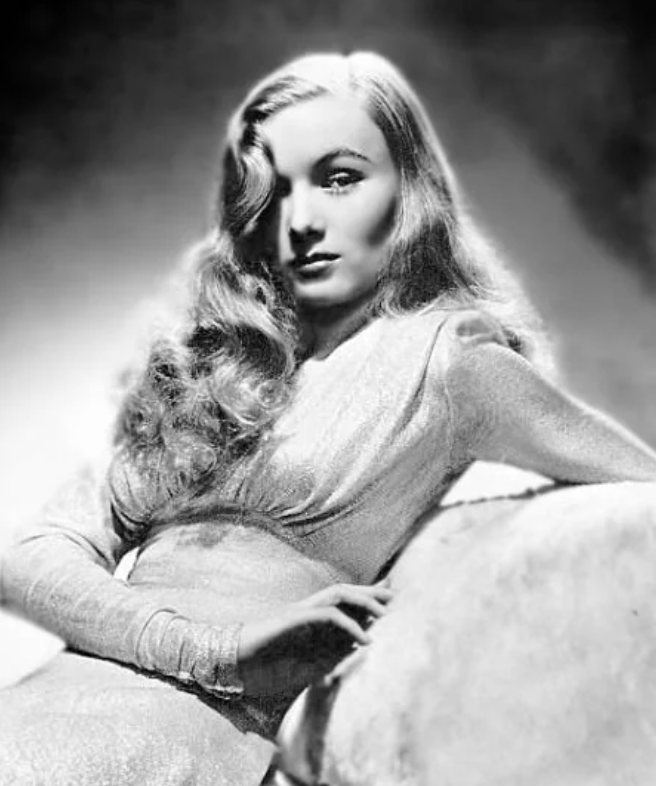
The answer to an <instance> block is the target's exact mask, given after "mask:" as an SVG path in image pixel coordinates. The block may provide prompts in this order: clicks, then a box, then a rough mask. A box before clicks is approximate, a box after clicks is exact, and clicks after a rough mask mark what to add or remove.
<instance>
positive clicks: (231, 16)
mask: <svg viewBox="0 0 656 786" xmlns="http://www.w3.org/2000/svg"><path fill="white" fill-rule="evenodd" d="M641 9H642V6H638V5H637V4H635V3H634V4H631V3H627V2H620V0H613V2H604V3H602V2H593V1H592V0H578V2H573V0H567V2H565V1H564V0H530V2H529V0H439V1H438V0H433V1H432V2H431V0H397V1H396V2H395V1H394V0H314V2H308V0H278V1H277V2H272V1H271V0H224V1H223V2H220V1H219V0H168V2H167V1H166V0H162V2H158V3H156V2H150V1H149V0H114V1H113V2H106V1H105V0H86V2H84V3H82V2H81V1H80V2H69V3H66V4H64V3H55V0H8V7H7V8H6V9H5V13H4V17H5V24H4V25H3V26H2V32H1V33H0V37H1V39H2V41H1V46H0V59H1V60H2V80H3V85H2V90H0V106H1V116H0V131H1V134H0V164H1V165H0V261H1V272H0V320H1V323H0V324H1V332H0V357H1V361H2V370H3V375H2V386H1V387H0V402H1V406H0V434H1V435H2V436H1V439H0V499H1V507H0V511H1V512H0V550H2V547H3V545H4V544H5V543H6V541H7V539H8V537H9V535H10V533H11V532H12V531H13V530H14V528H15V527H16V526H18V525H19V524H20V523H21V522H22V521H24V520H25V519H26V518H27V517H28V516H30V515H31V514H32V513H33V512H34V511H36V510H37V509H38V508H39V506H40V505H41V504H42V503H43V501H44V499H45V498H47V497H48V496H49V494H50V493H51V492H52V490H53V488H54V487H55V486H56V485H57V484H58V483H59V482H60V481H61V479H62V478H64V477H65V476H66V474H67V473H68V472H70V470H71V468H72V467H73V466H74V465H75V464H76V463H77V462H78V461H79V460H80V457H81V456H83V455H85V454H89V453H92V452H94V451H95V450H96V448H97V446H98V445H99V443H100V442H101V441H102V440H103V438H104V434H105V433H106V431H107V426H108V423H109V421H110V419H111V411H112V398H111V388H112V380H113V379H114V378H115V376H116V373H117V371H118V370H119V369H120V368H121V366H122V364H123V363H124V361H125V359H126V358H128V357H129V356H130V355H131V353H132V352H133V349H134V347H135V345H136V343H137V336H138V334H139V332H140V328H139V329H138V328H137V326H138V325H141V324H143V322H144V317H143V314H144V306H143V303H144V301H146V302H147V301H148V300H149V299H150V298H152V296H153V294H155V293H157V292H158V291H159V290H160V288H161V287H162V286H163V284H164V283H165V281H166V280H167V277H168V275H169V272H170V270H171V269H172V268H173V266H174V263H175V261H176V260H177V259H178V258H179V256H180V254H181V252H182V251H183V250H184V249H185V247H186V246H187V245H188V244H189V243H190V242H191V241H192V240H193V239H194V238H196V237H197V236H198V235H199V234H200V233H201V232H202V230H203V228H204V226H205V223H206V216H207V208H208V205H209V201H210V196H211V192H212V186H213V179H214V170H215V163H216V161H217V159H218V150H219V144H220V138H221V134H222V126H223V123H224V121H225V119H226V117H227V114H228V112H229V111H230V110H231V108H232V107H233V106H234V105H235V103H236V102H237V101H238V100H239V99H240V98H241V96H242V94H243V91H244V90H245V89H246V88H247V87H248V86H249V85H250V84H251V83H252V81H253V80H254V79H256V78H257V77H259V76H261V75H262V74H263V73H265V72H267V71H269V70H270V69H271V68H272V67H274V66H275V65H277V64H279V63H280V62H281V61H284V60H286V59H288V58H290V57H291V56H294V55H298V54H301V53H304V52H306V51H308V50H315V49H339V50H349V49H354V48H359V49H360V48H370V49H375V50H378V51H380V52H382V53H383V54H386V55H388V56H389V57H391V58H392V59H393V60H394V61H395V62H396V63H397V64H398V65H399V66H400V67H401V68H402V70H404V71H405V72H406V74H407V75H408V76H409V78H410V79H411V81H412V82H413V83H414V84H415V85H416V87H417V88H418V90H419V92H420V93H421V95H422V96H423V97H424V98H425V100H426V102H427V105H428V107H429V109H430V112H431V114H432V116H433V118H434V120H435V122H436V124H437V126H438V129H439V131H440V133H441V134H442V136H443V138H444V141H445V144H446V147H447V149H448V151H450V153H451V155H452V158H453V161H454V163H455V165H456V168H457V171H458V172H459V174H460V177H461V180H462V184H463V187H464V189H465V192H466V194H467V195H468V197H469V201H470V203H471V205H472V208H473V210H474V211H475V213H476V214H477V215H478V216H479V218H480V220H481V221H482V222H483V223H484V225H485V226H486V227H487V228H488V230H489V232H490V233H491V235H492V236H493V237H494V238H495V239H496V240H497V242H498V243H499V245H500V246H501V248H502V249H504V251H505V253H506V254H507V255H508V256H509V257H510V258H511V260H512V261H513V264H514V265H515V267H516V269H517V270H518V271H519V272H520V274H521V276H522V278H523V280H524V282H525V284H526V286H527V287H528V289H529V291H530V292H531V294H532V295H533V297H534V298H535V300H536V301H537V303H538V305H539V307H540V308H541V310H542V312H543V314H544V316H545V317H546V319H547V320H548V322H549V323H550V324H551V325H552V328H553V331H554V335H555V337H556V339H557V342H558V346H559V350H560V356H561V361H562V365H563V369H564V372H565V377H566V379H567V380H568V383H569V385H570V387H571V388H572V389H573V390H574V391H576V392H577V393H579V394H580V395H582V396H584V397H585V398H587V399H588V400H590V401H591V402H593V403H595V404H597V405H599V406H601V407H604V408H606V409H608V410H610V411H611V412H613V413H615V414H616V415H617V416H619V417H620V418H621V419H622V420H624V421H625V422H626V423H627V424H629V425H631V426H632V427H633V428H634V429H636V430H637V431H638V432H639V433H641V434H642V435H643V436H644V437H645V438H646V439H648V440H649V441H651V442H652V444H656V364H655V363H654V359H655V358H656V287H655V286H654V282H655V281H656V259H655V249H656V236H655V233H654V229H653V222H652V220H651V219H652V216H653V211H654V207H655V205H656V177H655V176H654V172H653V165H654V148H655V146H656V144H655V142H654V138H655V133H654V132H655V131H656V111H655V107H656V100H655V99H654V94H653V87H654V73H655V72H656V69H654V67H653V66H654V62H653V54H652V52H653V51H654V49H656V47H654V46H652V44H653V43H654V42H653V36H652V32H651V28H650V27H649V25H648V20H647V19H646V17H645V18H643V16H642V13H643V12H642V10H641ZM10 19H11V20H12V21H11V22H9V20H10ZM146 311H148V309H147V308H146Z"/></svg>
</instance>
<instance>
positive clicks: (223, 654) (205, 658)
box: [137, 609, 244, 700]
mask: <svg viewBox="0 0 656 786" xmlns="http://www.w3.org/2000/svg"><path fill="white" fill-rule="evenodd" d="M242 627H243V625H242V624H241V623H231V624H228V625H223V626H214V625H207V624H205V623H198V622H193V621H192V620H189V619H187V618H186V617H183V616H182V615H180V614H177V613H176V612H175V611H173V609H160V610H159V611H158V612H157V613H156V614H154V615H153V616H152V617H151V619H150V620H149V622H148V624H147V625H146V627H145V629H144V630H143V632H142V635H141V638H140V642H139V648H138V658H137V660H138V663H139V665H140V666H141V667H142V668H144V669H149V670H152V671H158V672H160V673H161V674H166V675H168V676H170V677H175V678H176V679H178V680H180V681H181V682H185V683H195V684H196V685H198V686H200V687H201V688H203V690H205V691H207V692H208V693H211V694H213V695H214V696H217V697H219V698H222V699H226V700H232V699H237V698H239V697H240V696H241V695H242V694H243V692H244V684H243V682H242V680H241V677H240V675H239V668H238V654H239V639H240V636H241V630H242Z"/></svg>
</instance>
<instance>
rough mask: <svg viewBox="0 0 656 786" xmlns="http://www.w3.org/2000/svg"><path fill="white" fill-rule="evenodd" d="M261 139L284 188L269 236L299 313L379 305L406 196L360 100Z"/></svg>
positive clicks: (286, 121) (337, 101) (320, 106)
mask: <svg viewBox="0 0 656 786" xmlns="http://www.w3.org/2000/svg"><path fill="white" fill-rule="evenodd" d="M261 132H262V135H263V137H264V140H265V142H266V143H267V144H268V146H269V148H270V151H271V153H272V156H273V162H274V167H275V170H276V179H277V185H276V193H275V196H274V200H273V204H272V207H271V211H270V214H269V215H270V216H271V219H270V224H269V225H268V226H269V227H270V230H269V229H268V230H267V231H270V233H271V240H272V241H273V245H274V246H275V249H276V253H275V257H276V261H277V263H278V264H279V265H280V267H281V269H282V271H283V274H284V275H285V278H286V279H287V280H288V282H289V283H290V285H291V287H292V290H293V292H294V295H295V297H296V300H297V302H298V304H299V306H300V307H301V308H302V309H303V310H304V311H305V312H306V313H307V312H310V313H311V312H313V311H318V310H322V309H327V308H335V307H338V309H339V310H342V309H343V308H344V307H346V309H347V310H348V309H349V308H351V307H358V306H359V305H361V304H364V303H367V302H369V301H370V300H371V298H372V296H373V295H374V293H375V291H376V288H377V285H378V281H379V278H380V274H381V272H382V270H383V269H384V268H385V266H386V264H387V258H388V241H389V237H390V230H391V228H392V225H393V222H394V218H395V212H396V210H395V209H396V204H397V199H398V195H399V173H398V171H397V169H396V167H395V165H394V163H393V161H392V157H391V155H390V152H389V149H388V147H387V143H386V142H385V138H384V137H383V134H382V132H381V131H380V129H379V128H378V126H377V125H376V124H375V123H374V122H373V120H372V119H371V118H370V117H369V115H368V114H367V112H366V111H365V110H364V109H363V107H362V106H361V105H360V103H359V102H358V101H357V100H356V99H355V98H350V97H342V96H339V97H337V96H333V95H326V96H321V97H319V98H313V99H309V100H307V101H304V102H301V103H299V104H296V105H294V106H292V107H288V108H286V109H283V110H281V111H280V112H278V113H276V114H275V115H273V116H272V117H270V118H269V119H268V120H266V121H265V122H264V123H263V124H262V127H261Z"/></svg>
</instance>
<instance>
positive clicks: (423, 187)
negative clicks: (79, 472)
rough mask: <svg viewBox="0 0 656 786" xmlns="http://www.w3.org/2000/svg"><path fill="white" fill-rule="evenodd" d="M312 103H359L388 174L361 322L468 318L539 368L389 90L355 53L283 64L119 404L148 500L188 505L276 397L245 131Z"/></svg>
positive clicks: (267, 283) (511, 303)
mask: <svg viewBox="0 0 656 786" xmlns="http://www.w3.org/2000/svg"><path fill="white" fill-rule="evenodd" d="M325 94H334V95H347V96H351V97H355V98H356V99H357V100H358V101H359V102H360V103H361V105H362V106H363V107H364V108H365V110H366V111H367V112H368V113H369V115H370V117H371V118H372V119H373V121H374V122H375V124H376V125H377V126H378V128H379V129H380V130H381V132H382V133H383V135H384V138H385V140H386V142H387V145H388V147H389V150H390V153H391V156H392V159H393V161H394V163H395V165H396V167H397V169H398V172H399V175H400V194H399V199H398V207H397V216H396V221H395V226H394V229H393V232H392V235H391V237H390V241H389V263H388V265H387V267H386V270H385V272H384V274H383V276H382V278H381V281H380V284H379V287H378V290H377V295H376V297H375V299H374V301H373V302H372V303H371V306H370V311H371V315H372V316H375V315H382V314H387V315H400V314H404V313H407V312H410V311H414V310H418V309H422V308H432V307H438V308H449V309H458V308H471V307H476V308H479V309H482V310H484V311H486V312H487V313H489V314H491V315H492V316H493V317H495V318H496V319H497V320H498V321H499V323H500V324H501V326H502V328H503V330H504V331H505V333H506V336H507V338H508V341H509V343H510V346H511V347H512V348H513V349H514V350H516V351H517V352H519V353H521V354H522V355H524V356H525V357H527V358H529V359H531V360H533V361H534V362H536V363H537V362H540V359H542V360H543V361H545V360H546V359H547V358H548V352H546V351H545V349H546V344H545V342H544V341H543V333H542V331H541V325H540V322H539V320H538V319H537V317H536V315H535V312H534V310H533V308H532V306H531V305H530V303H529V302H528V300H527V299H526V297H525V296H524V294H523V292H522V290H521V288H520V287H519V285H518V283H517V281H516V280H515V278H514V277H513V276H512V275H511V274H510V273H509V271H508V270H507V269H506V268H505V266H504V265H503V264H502V262H501V260H500V259H499V258H498V256H497V255H496V254H495V253H494V251H493V249H492V247H491V246H490V245H489V244H488V243H487V241H486V240H485V238H484V237H483V235H482V234H481V232H480V231H479V229H478V227H477V226H476V225H475V223H474V222H473V221H472V220H471V218H470V217H469V215H468V213H467V211H466V209H465V207H464V206H463V203H462V200H461V198H460V195H459V194H458V189H457V186H456V182H455V178H454V175H453V173H452V171H451V168H450V166H449V164H448V161H447V158H446V155H445V153H444V150H443V148H442V145H441V144H440V142H439V140H438V138H437V135H436V133H435V131H434V129H433V126H432V125H431V123H430V121H429V119H428V116H427V114H426V111H425V110H424V108H423V106H422V104H421V102H420V100H419V99H418V97H417V96H416V94H415V92H414V91H413V90H412V88H411V87H410V85H409V84H408V83H407V81H406V80H405V78H404V77H403V76H402V75H401V74H400V73H399V71H398V70H397V69H396V68H395V67H394V66H392V65H391V64H390V63H389V62H388V61H387V60H385V59H384V58H383V57H380V56H379V55H376V54H373V53H368V52H356V53H352V54H348V55H341V54H318V55H310V56H306V57H303V58H300V59H298V60H294V61H292V62H291V63H289V64H287V65H285V66H283V67H282V68H281V69H279V70H277V71H275V72H274V73H272V74H271V75H269V76H268V77H266V78H265V79H264V80H263V81H261V82H260V83H259V84H257V85H256V86H255V87H254V88H253V89H252V90H251V92H250V93H249V94H248V95H247V97H246V99H245V100H244V102H243V103H242V104H241V106H240V107H239V108H238V109H237V111H236V112H235V114H234V115H233V117H232V119H231V120H230V122H229V125H228V132H227V139H226V143H225V149H224V155H223V162H222V171H221V177H220V181H219V188H218V192H217V199H216V204H215V209H214V226H213V229H212V231H211V232H210V234H209V235H208V237H207V238H206V239H205V240H204V241H203V242H202V243H200V244H199V245H198V246H197V247H196V248H195V249H194V251H193V264H192V270H191V273H190V283H191V291H190V304H189V307H188V309H187V315H186V322H185V324H184V325H183V326H182V328H181V329H180V330H179V331H176V332H175V333H174V334H170V335H168V336H167V337H164V338H161V339H159V340H157V341H155V342H154V343H153V345H152V347H151V350H150V354H149V357H148V359H147V362H146V363H145V366H144V368H143V369H142V370H141V372H140V373H139V374H138V375H137V376H136V378H135V379H134V380H133V381H132V384H131V388H130V389H129V392H128V393H127V395H126V397H125V399H124V403H123V406H122V409H121V413H120V417H119V421H118V428H117V441H118V443H119V445H122V446H123V447H124V448H125V450H124V451H123V452H124V453H127V454H128V456H129V458H130V459H131V461H132V462H133V463H134V462H136V464H137V467H138V469H139V472H140V473H141V474H140V481H141V485H142V486H143V487H144V488H145V489H146V491H147V495H148V496H149V499H150V500H151V501H152V500H153V499H160V498H161V499H162V501H163V502H170V500H171V499H180V500H186V502H187V503H188V502H189V500H190V499H194V498H197V497H198V496H199V495H202V494H203V492H204V491H205V490H206V489H208V488H209V487H210V486H214V484H215V483H216V482H220V480H221V477H222V476H225V474H226V473H227V472H229V471H230V470H231V468H232V467H233V466H234V465H235V463H237V462H239V460H240V459H241V458H242V457H243V456H245V455H247V454H248V453H249V452H250V451H252V450H253V449H254V447H255V446H256V445H257V443H258V440H259V439H261V437H262V435H263V433H264V432H266V431H267V429H269V428H271V426H272V424H273V423H274V422H275V419H276V417H277V416H278V415H279V413H280V412H281V411H282V410H283V409H284V407H285V406H286V405H287V403H288V401H289V398H290V396H291V395H292V389H293V381H294V372H295V369H296V367H297V364H298V362H299V330H298V325H297V316H296V312H295V308H294V303H293V301H292V299H291V295H290V293H289V292H288V291H287V288H286V286H285V284H284V282H283V281H282V279H281V277H280V275H279V271H278V270H277V268H276V265H275V263H274V261H273V260H272V258H271V254H270V252H267V248H266V243H265V241H264V237H265V235H266V219H267V208H268V207H269V206H270V204H271V203H272V197H273V194H274V188H275V171H274V167H273V163H272V160H271V156H270V153H269V151H268V150H267V147H266V145H265V144H264V141H263V138H262V135H261V131H260V129H261V125H262V123H264V122H265V121H266V120H267V119H268V118H270V117H271V116H272V115H274V114H275V113H277V112H280V111H282V110H283V109H285V108H286V107H289V106H293V105H295V104H298V103H299V102H301V101H308V100H311V99H312V98H316V97H319V96H322V95H325ZM158 495H159V496H158ZM149 507H151V508H152V507H153V506H152V504H151V505H150V506H149Z"/></svg>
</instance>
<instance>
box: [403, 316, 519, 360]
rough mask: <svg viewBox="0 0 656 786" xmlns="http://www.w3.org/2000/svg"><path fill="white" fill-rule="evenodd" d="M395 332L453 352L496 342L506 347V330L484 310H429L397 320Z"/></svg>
mask: <svg viewBox="0 0 656 786" xmlns="http://www.w3.org/2000/svg"><path fill="white" fill-rule="evenodd" d="M394 330H395V332H398V333H399V334H401V335H405V336H409V335H411V334H413V335H416V336H417V335H420V334H423V335H425V336H426V337H427V338H428V339H429V340H430V339H432V340H433V342H434V343H435V345H436V347H437V345H440V346H448V347H449V348H450V349H452V350H455V351H457V350H459V349H466V348H469V347H472V346H475V345H476V344H481V343H486V342H490V341H491V342H495V343H499V344H503V345H507V344H508V341H507V338H506V334H505V331H504V328H503V326H502V325H501V323H500V322H499V320H498V319H496V318H495V317H494V316H492V315H491V314H489V313H487V312H486V311H484V310H483V309H479V308H475V307H464V306H458V305H454V306H437V305H433V306H428V307H426V308H423V309H421V310H419V311H414V312H411V313H409V314H404V315H402V316H399V317H395V318H394Z"/></svg>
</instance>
